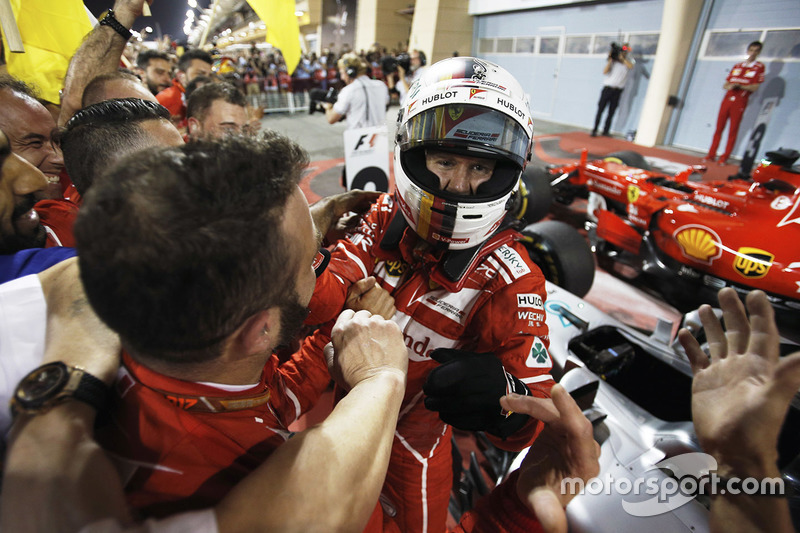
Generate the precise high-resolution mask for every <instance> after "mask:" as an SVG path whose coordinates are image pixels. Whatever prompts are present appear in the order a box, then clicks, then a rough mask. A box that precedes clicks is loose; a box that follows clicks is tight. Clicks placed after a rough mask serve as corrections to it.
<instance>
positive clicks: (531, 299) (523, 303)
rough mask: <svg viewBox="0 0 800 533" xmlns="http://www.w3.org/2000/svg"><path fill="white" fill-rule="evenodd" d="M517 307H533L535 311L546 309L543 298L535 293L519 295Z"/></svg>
mask: <svg viewBox="0 0 800 533" xmlns="http://www.w3.org/2000/svg"><path fill="white" fill-rule="evenodd" d="M517 307H533V308H534V309H544V303H543V302H542V297H541V296H539V295H538V294H536V293H535V292H531V293H525V294H517Z"/></svg>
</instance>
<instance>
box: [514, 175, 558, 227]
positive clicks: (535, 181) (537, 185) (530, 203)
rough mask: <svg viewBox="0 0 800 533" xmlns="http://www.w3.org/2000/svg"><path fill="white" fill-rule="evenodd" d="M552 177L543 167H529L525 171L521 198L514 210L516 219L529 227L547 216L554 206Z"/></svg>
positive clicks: (521, 185) (521, 186)
mask: <svg viewBox="0 0 800 533" xmlns="http://www.w3.org/2000/svg"><path fill="white" fill-rule="evenodd" d="M551 177H552V176H551V175H550V173H549V172H547V170H546V169H544V168H542V167H534V166H532V165H529V166H528V168H526V169H525V172H524V173H523V174H522V183H521V184H520V191H519V194H518V196H519V198H518V199H517V201H516V203H515V205H514V207H513V208H512V213H513V215H514V217H515V218H517V219H518V220H521V221H522V222H523V223H525V224H526V225H527V224H532V223H534V222H538V221H540V220H542V219H543V218H544V217H546V216H547V214H548V213H549V212H550V207H551V206H552V204H553V190H552V188H551V187H550V179H551ZM523 187H524V189H523Z"/></svg>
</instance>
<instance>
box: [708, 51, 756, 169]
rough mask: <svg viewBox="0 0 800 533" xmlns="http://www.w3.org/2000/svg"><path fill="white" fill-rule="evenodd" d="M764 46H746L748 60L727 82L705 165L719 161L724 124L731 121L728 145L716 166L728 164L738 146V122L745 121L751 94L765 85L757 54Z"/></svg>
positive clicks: (737, 67)
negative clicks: (745, 111)
mask: <svg viewBox="0 0 800 533" xmlns="http://www.w3.org/2000/svg"><path fill="white" fill-rule="evenodd" d="M762 46H763V45H762V44H761V43H760V42H759V41H753V42H752V43H750V44H749V45H748V46H747V59H746V60H744V61H742V62H741V63H736V64H735V65H734V66H733V68H732V69H731V72H730V74H728V77H727V78H726V79H725V84H724V85H723V86H722V88H723V89H725V90H726V91H727V92H726V93H725V98H723V100H722V105H720V107H719V116H718V117H717V129H716V131H714V139H713V140H712V141H711V148H709V149H708V155H707V156H706V157H705V158H704V159H703V161H704V162H706V163H708V162H712V161H714V160H716V158H717V147H718V146H719V141H720V138H721V137H722V130H724V129H725V123H726V122H728V120H729V119H730V127H729V129H728V144H727V146H726V147H725V151H724V152H723V153H722V155H720V156H719V160H718V161H717V163H719V164H720V165H725V164H727V162H728V158H729V157H730V155H731V151H733V145H734V144H736V136H737V135H738V133H739V123H740V122H741V121H742V115H744V110H745V108H746V107H747V101H748V100H749V99H750V94H751V93H754V92H755V91H756V89H758V86H759V85H761V84H762V83H763V82H764V63H761V62H760V61H756V58H758V54H760V53H761V48H762Z"/></svg>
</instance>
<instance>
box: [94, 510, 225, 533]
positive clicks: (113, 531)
mask: <svg viewBox="0 0 800 533" xmlns="http://www.w3.org/2000/svg"><path fill="white" fill-rule="evenodd" d="M80 533H219V526H218V525H217V517H216V515H215V514H214V510H213V509H205V510H202V511H191V512H188V513H181V514H178V515H175V516H170V517H169V518H164V519H163V520H153V519H150V520H147V521H146V522H145V523H143V524H141V525H139V526H134V527H131V528H123V527H122V526H121V525H120V524H119V522H117V521H116V520H114V519H112V518H109V519H106V520H101V521H99V522H94V523H92V524H89V525H88V526H85V527H84V528H82V529H81V530H80Z"/></svg>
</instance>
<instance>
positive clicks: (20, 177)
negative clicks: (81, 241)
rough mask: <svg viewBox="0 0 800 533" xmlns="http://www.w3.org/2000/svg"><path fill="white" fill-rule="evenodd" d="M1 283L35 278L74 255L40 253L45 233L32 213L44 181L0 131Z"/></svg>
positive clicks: (64, 251)
mask: <svg viewBox="0 0 800 533" xmlns="http://www.w3.org/2000/svg"><path fill="white" fill-rule="evenodd" d="M0 172H2V174H0V282H6V281H8V280H11V279H15V278H18V277H20V276H24V275H27V274H34V273H37V272H40V271H42V270H44V269H45V268H47V267H49V266H52V265H54V264H55V263H58V262H60V261H63V260H64V259H66V258H68V257H72V256H73V255H75V252H74V250H71V249H68V248H63V249H61V248H51V249H47V250H43V249H42V246H44V243H45V238H46V235H45V230H44V227H43V226H42V224H41V223H40V221H39V215H38V213H37V212H36V210H35V209H33V206H34V204H35V203H36V198H35V194H36V193H37V192H39V191H42V190H44V188H45V187H47V178H45V176H44V175H43V174H42V173H41V172H40V171H39V170H38V169H37V168H36V167H34V166H33V165H31V164H30V163H29V162H28V161H27V160H25V159H23V158H22V157H20V156H19V155H18V154H16V153H14V151H13V150H12V145H11V142H10V141H9V138H8V137H7V136H6V134H5V133H4V132H3V131H2V130H0Z"/></svg>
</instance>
